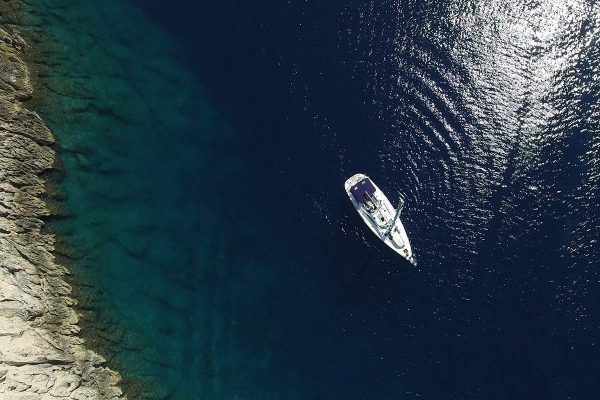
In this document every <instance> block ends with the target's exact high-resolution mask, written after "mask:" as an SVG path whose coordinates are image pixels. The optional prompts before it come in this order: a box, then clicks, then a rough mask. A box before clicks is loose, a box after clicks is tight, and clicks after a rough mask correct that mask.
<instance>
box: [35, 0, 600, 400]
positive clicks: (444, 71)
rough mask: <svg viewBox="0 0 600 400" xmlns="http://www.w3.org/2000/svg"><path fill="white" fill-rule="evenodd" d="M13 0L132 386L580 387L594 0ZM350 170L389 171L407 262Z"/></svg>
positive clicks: (308, 394) (589, 361) (103, 345)
mask: <svg viewBox="0 0 600 400" xmlns="http://www.w3.org/2000/svg"><path fill="white" fill-rule="evenodd" d="M25 8H26V10H25V11H26V12H27V13H28V15H29V18H28V20H27V23H26V30H27V32H28V35H29V36H28V37H29V38H30V42H31V44H32V49H31V61H32V63H33V65H34V67H35V71H36V77H37V79H36V89H37V90H38V93H39V96H40V97H41V99H40V100H39V104H37V103H34V104H33V105H34V106H35V107H36V109H37V110H38V112H40V114H41V115H42V117H43V118H44V120H45V121H46V122H47V123H48V125H49V126H50V127H51V128H52V130H53V132H54V133H55V135H56V137H57V139H58V141H59V150H60V154H61V158H62V162H63V167H62V169H63V172H62V174H61V176H60V181H59V182H57V183H58V185H59V186H60V187H61V188H62V191H63V192H64V195H63V197H64V198H63V199H62V200H61V201H60V202H58V203H57V204H56V207H57V211H58V215H57V217H55V218H53V219H52V221H51V228H52V229H53V230H54V231H55V232H56V233H57V234H58V236H59V238H61V243H62V246H61V250H60V251H61V254H62V258H61V259H62V260H63V262H65V263H66V264H67V266H68V267H69V268H70V270H71V271H72V272H73V284H74V287H75V289H76V293H77V295H78V298H79V299H80V305H79V310H80V312H81V313H82V315H83V321H82V326H83V335H84V337H85V338H86V340H87V341H88V343H89V345H90V347H93V348H97V349H98V350H99V351H100V352H102V353H103V354H104V355H105V356H106V357H107V358H108V359H109V366H110V367H112V368H114V369H116V370H118V371H120V372H121V373H122V375H123V377H124V379H125V385H124V387H125V388H126V389H127V391H128V392H129V393H131V395H132V397H134V398H137V397H136V396H138V397H142V398H145V397H149V398H174V399H196V398H198V399H234V398H239V399H268V398H273V399H281V398H285V399H294V398H298V399H306V398H315V399H399V398H400V399H417V398H427V399H429V398H447V399H466V398H473V399H480V398H486V399H506V398H523V399H525V398H527V399H530V398H544V399H554V398H555V399H563V398H568V397H571V398H578V399H579V398H590V397H593V395H594V394H597V393H598V392H599V391H600V388H599V386H598V383H597V379H596V376H597V373H598V370H599V368H600V362H599V361H598V360H600V357H598V350H597V347H598V346H597V343H596V340H597V336H598V321H599V320H600V308H599V307H598V302H597V301H596V300H597V298H598V293H600V290H599V288H598V281H599V277H598V270H597V267H598V263H597V259H598V253H599V248H598V236H599V234H600V232H599V226H600V222H599V221H600V215H599V209H598V199H599V195H600V192H599V190H600V173H599V171H600V169H599V168H600V164H599V161H598V160H599V159H600V155H599V153H598V151H599V149H600V144H599V142H598V138H599V137H600V136H599V135H598V126H599V123H600V120H599V118H598V116H599V115H600V113H599V110H598V93H600V91H599V90H598V89H599V88H598V79H597V76H598V69H599V66H598V62H597V60H598V59H600V58H599V57H598V56H599V54H598V48H599V47H598V35H599V31H598V29H599V25H598V24H599V21H600V17H599V15H600V12H599V10H598V7H597V6H596V5H593V4H591V3H586V2H582V1H576V0H572V1H565V2H553V1H540V2H535V3H532V2H526V1H517V2H514V1H513V2H505V1H484V0H481V1H477V2H465V1H458V0H457V1H449V2H437V1H424V2H414V1H400V2H338V1H332V2H318V1H302V2H294V1H292V2H270V3H269V2H260V3H258V2H257V3H253V2H250V3H244V4H240V3H239V2H229V1H219V2H198V3H197V4H190V3H189V2H187V1H179V0H173V1H171V2H169V6H168V7H167V6H165V4H164V2H161V1H150V0H147V1H142V0H137V1H134V2H128V1H125V0H108V1H102V2H91V1H67V0H53V1H50V0H35V1H31V2H28V3H27V6H26V7H25ZM356 172H363V173H366V174H368V175H370V176H371V178H372V179H373V180H374V181H375V182H376V183H377V184H378V185H379V186H380V187H381V188H382V189H383V190H384V191H385V192H386V193H387V194H388V196H390V198H392V199H393V198H394V196H395V193H396V192H397V191H400V192H402V193H404V195H405V196H406V198H407V208H406V209H405V211H404V212H403V216H402V219H403V222H404V225H405V226H406V228H407V231H408V234H409V237H410V239H411V242H412V245H413V248H414V250H415V253H416V256H417V259H418V261H419V268H418V269H413V268H411V267H410V265H408V264H407V263H405V262H403V261H402V260H401V259H399V258H398V257H396V256H395V255H394V254H393V253H391V252H390V251H388V250H387V249H386V248H385V246H384V245H382V244H381V243H378V241H377V240H376V239H375V238H374V237H373V236H372V234H371V233H370V232H369V231H368V229H367V228H366V227H365V226H364V224H362V222H361V220H360V219H359V218H358V216H357V215H356V212H355V210H354V209H353V207H352V206H351V204H350V202H349V200H348V199H347V196H346V194H345V192H344V190H343V182H344V180H345V179H346V178H347V177H349V176H351V175H352V174H354V173H356Z"/></svg>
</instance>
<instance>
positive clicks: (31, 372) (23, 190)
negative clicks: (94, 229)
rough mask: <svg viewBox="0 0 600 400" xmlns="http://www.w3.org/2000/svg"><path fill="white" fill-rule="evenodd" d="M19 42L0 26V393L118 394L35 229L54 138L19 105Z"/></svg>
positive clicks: (22, 84)
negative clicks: (90, 346)
mask: <svg viewBox="0 0 600 400" xmlns="http://www.w3.org/2000/svg"><path fill="white" fill-rule="evenodd" d="M24 48H25V43H24V41H23V39H22V38H21V37H20V36H19V35H18V33H16V32H10V33H9V32H7V31H5V30H2V29H0V398H1V399H6V400H12V399H15V400H21V399H22V400H25V399H57V398H60V399H90V400H91V399H122V398H123V397H124V396H123V394H122V391H121V389H120V388H119V387H118V383H119V380H120V377H119V374H118V373H116V372H114V371H111V370H110V369H108V368H106V367H104V366H103V364H104V362H105V360H104V359H103V358H102V357H101V356H99V355H98V354H96V353H94V352H92V351H90V350H89V349H86V348H85V346H84V344H83V341H82V340H81V339H80V338H79V337H78V336H77V335H78V331H79V328H78V326H77V323H78V316H77V314H76V312H75V310H74V309H73V305H74V303H75V302H74V300H73V299H72V298H71V297H70V293H71V288H70V287H69V285H68V284H67V283H66V282H65V281H64V280H63V277H64V275H65V274H66V273H67V271H66V269H65V268H64V267H61V266H59V265H57V263H56V262H55V258H54V256H53V251H54V237H53V236H52V235H50V234H47V233H45V232H43V231H42V227H43V224H44V222H43V220H42V218H43V217H44V216H47V215H49V212H48V209H47V207H46V205H45V203H44V202H43V201H42V200H41V196H42V195H43V194H44V192H45V189H44V179H43V177H42V174H43V173H44V171H47V170H49V169H51V168H52V166H53V164H54V161H55V157H56V155H55V152H54V151H53V149H52V144H53V137H52V134H51V133H50V131H49V130H48V128H47V127H46V126H45V125H44V123H43V122H42V120H41V119H40V117H39V116H38V115H37V114H36V113H35V112H32V111H30V110H27V109H26V108H25V107H24V104H23V102H24V101H25V100H27V99H29V98H31V95H32V87H31V84H30V80H29V72H28V69H27V67H26V65H25V63H24V62H23V61H22V57H21V52H22V51H23V49H24Z"/></svg>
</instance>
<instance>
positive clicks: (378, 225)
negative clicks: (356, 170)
mask: <svg viewBox="0 0 600 400" xmlns="http://www.w3.org/2000/svg"><path fill="white" fill-rule="evenodd" d="M364 179H368V181H369V183H370V185H372V187H373V188H374V192H373V193H372V195H370V196H369V198H370V197H372V200H373V201H372V202H370V203H369V204H371V205H373V204H376V205H377V206H375V207H373V210H372V211H369V209H368V206H367V205H365V204H363V203H361V202H360V201H359V199H356V198H355V197H354V195H353V192H352V188H353V187H355V185H356V184H358V183H359V182H361V181H363V180H364ZM344 188H345V189H346V193H348V197H350V201H352V204H353V205H354V208H356V211H358V214H359V215H360V216H361V218H362V219H363V221H365V223H366V224H367V226H368V227H369V228H370V229H371V231H373V233H374V234H375V235H376V236H377V237H378V238H379V239H381V241H383V242H384V243H385V244H386V245H388V247H389V248H391V249H392V250H394V251H395V252H396V253H398V254H400V255H401V256H402V257H404V258H405V259H406V260H408V261H409V262H410V263H411V264H413V265H415V266H416V265H417V262H416V259H415V257H414V254H413V251H412V248H411V246H410V242H409V241H408V236H407V235H406V230H405V229H404V225H402V222H401V221H400V218H398V219H396V220H395V223H394V217H395V215H396V209H394V207H393V206H392V203H390V201H389V200H388V198H387V197H386V195H385V194H384V193H383V192H382V191H381V190H380V189H379V187H377V185H375V183H373V181H371V180H370V179H369V177H367V176H366V175H363V174H356V175H353V176H352V177H350V178H349V179H348V180H347V181H346V183H345V184H344ZM373 188H372V189H371V191H373ZM369 201H370V200H369ZM392 223H393V226H392ZM390 227H391V229H390Z"/></svg>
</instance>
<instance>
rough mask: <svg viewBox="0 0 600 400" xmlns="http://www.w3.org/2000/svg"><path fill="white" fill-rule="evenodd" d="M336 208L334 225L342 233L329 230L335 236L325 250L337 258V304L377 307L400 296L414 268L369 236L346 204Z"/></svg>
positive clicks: (335, 280) (369, 233) (335, 278)
mask: <svg viewBox="0 0 600 400" xmlns="http://www.w3.org/2000/svg"><path fill="white" fill-rule="evenodd" d="M344 200H346V199H344ZM344 203H347V201H344ZM338 210H339V211H338V215H337V219H335V220H337V221H340V224H339V225H338V226H337V227H338V229H341V231H342V232H343V233H344V234H343V235H339V234H338V233H334V232H332V234H334V238H335V239H334V240H332V241H331V242H329V245H328V246H327V247H328V248H327V250H326V251H327V252H328V253H329V254H333V255H335V258H336V260H337V261H336V262H335V265H336V268H335V272H334V273H335V276H334V277H333V280H334V283H335V284H336V286H337V291H338V293H339V295H338V301H339V304H340V306H342V307H345V306H348V307H354V306H357V305H361V307H377V306H379V305H382V304H385V303H389V302H390V301H393V299H394V298H397V297H398V296H402V293H403V292H406V290H405V289H406V285H407V278H408V277H409V274H411V273H414V272H416V270H415V268H414V267H413V266H412V265H411V264H410V263H409V262H408V261H407V260H405V259H404V258H402V257H401V256H399V255H397V254H394V252H393V251H391V250H390V249H388V248H387V247H386V246H385V245H384V244H383V243H379V242H378V241H377V238H376V237H371V236H373V235H372V234H371V232H369V230H368V228H367V227H366V226H365V225H364V224H362V223H361V221H360V218H359V217H358V216H357V215H356V211H355V210H354V209H353V208H352V207H351V206H350V205H349V204H344V205H342V204H340V205H339V207H338Z"/></svg>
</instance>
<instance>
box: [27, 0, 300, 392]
mask: <svg viewBox="0 0 600 400" xmlns="http://www.w3.org/2000/svg"><path fill="white" fill-rule="evenodd" d="M27 13H28V14H29V16H28V21H27V25H28V28H27V29H28V35H29V37H30V40H31V41H32V42H33V48H34V52H33V53H32V61H33V63H34V64H35V65H36V72H37V74H38V75H39V79H38V81H37V85H38V87H37V90H38V93H40V94H41V95H43V98H42V100H41V102H40V104H39V105H38V106H37V109H38V111H39V112H40V114H41V115H42V117H43V119H44V120H45V121H46V123H47V124H48V125H49V126H50V128H51V129H52V130H53V132H54V134H55V136H56V137H57V139H58V142H59V144H60V154H61V157H62V161H63V164H64V174H62V177H61V179H60V182H58V183H59V184H60V185H61V187H62V188H63V189H64V192H65V198H64V200H63V201H62V202H61V203H60V208H61V214H62V217H59V218H55V219H53V222H52V229H54V230H55V231H56V232H57V233H58V234H59V235H60V236H61V237H62V238H64V241H65V243H66V246H67V247H68V248H69V250H68V251H66V253H69V257H68V258H65V262H66V263H67V264H68V266H69V268H70V269H71V271H72V272H73V274H74V276H75V279H74V282H75V283H74V284H75V285H76V286H77V287H76V290H77V292H78V293H79V294H80V297H82V303H81V306H80V310H81V312H82V313H83V316H84V323H83V326H84V331H83V334H84V336H85V337H86V338H87V340H88V342H90V343H91V346H92V347H94V346H96V347H99V350H100V351H101V352H103V353H104V355H105V356H107V357H108V358H109V359H110V366H111V367H112V368H115V369H117V370H119V371H120V372H121V373H122V374H123V377H124V378H125V381H126V385H125V388H126V389H127V390H128V391H132V392H133V393H146V394H149V397H151V398H166V397H168V398H173V399H191V398H206V399H210V398H227V399H231V398H235V396H242V397H240V398H262V399H265V398H281V397H278V396H280V395H281V393H279V392H278V391H279V390H280V389H275V388H273V387H271V385H270V384H269V383H268V382H266V381H265V382H262V383H261V378H260V377H261V376H275V377H276V376H278V377H279V378H280V379H278V381H279V384H282V383H283V385H282V387H289V388H291V386H292V383H291V382H293V381H294V379H295V378H294V377H293V376H286V374H287V373H286V372H285V371H284V370H281V371H270V370H269V369H270V368H271V361H270V357H271V355H270V354H269V352H268V349H267V340H268V335H266V334H265V333H266V332H264V331H262V330H261V328H260V326H261V323H260V321H261V320H262V319H266V318H267V315H266V311H264V310H263V308H262V307H248V306H247V304H261V302H263V301H264V300H265V299H264V298H263V297H262V296H263V295H262V293H264V287H261V286H266V285H268V283H267V282H269V281H272V279H273V278H274V277H273V275H272V274H271V275H269V277H268V279H267V277H266V276H265V277H264V278H265V279H262V278H261V276H262V275H263V274H264V264H261V262H260V261H257V260H258V259H259V258H258V257H255V256H256V254H255V252H254V254H253V252H252V251H247V250H246V249H247V248H250V247H251V244H252V242H253V240H255V238H254V237H253V235H254V234H253V231H252V229H251V227H248V226H245V225H244V221H243V220H239V219H237V218H236V213H238V211H237V210H236V208H234V207H233V206H232V207H229V208H228V207H226V206H225V205H224V203H223V201H226V199H227V198H228V196H226V195H227V193H225V192H224V190H225V189H224V188H225V187H229V186H228V183H230V182H233V181H234V180H235V179H238V178H237V177H238V176H239V174H240V172H241V171H242V170H243V168H244V161H243V159H242V157H239V156H237V152H238V151H237V149H236V143H235V142H234V140H233V137H234V131H233V129H232V127H231V126H229V124H228V123H227V121H225V120H223V118H222V117H221V116H220V115H219V113H218V111H216V110H215V108H214V107H213V106H211V104H210V103H209V101H208V100H207V99H206V96H205V94H204V92H203V89H202V87H201V85H200V84H199V82H198V81H197V79H196V78H195V77H194V76H193V75H192V74H191V73H190V72H188V70H187V69H186V67H185V64H184V62H183V61H182V60H183V59H185V53H184V51H183V49H182V48H179V47H178V45H177V42H176V40H174V39H173V38H171V37H169V36H168V35H166V34H165V33H163V32H162V31H161V30H160V29H159V28H157V27H156V26H155V25H153V24H152V23H151V22H150V21H149V20H148V19H147V18H146V17H145V16H144V15H143V14H142V13H141V12H140V11H138V10H137V9H136V8H135V7H133V6H130V5H129V4H127V3H126V2H122V1H112V0H111V1H102V2H79V1H65V0H54V1H33V2H30V3H28V9H27ZM234 277H235V279H233V278H234ZM250 277H251V279H250ZM262 325H264V324H262ZM288 380H289V381H290V383H289V384H285V382H286V381H288ZM286 392H287V390H286ZM266 393H270V394H269V395H266ZM288 395H291V393H288ZM269 396H273V397H269ZM134 398H137V397H134ZM288 398H290V397H288Z"/></svg>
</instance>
